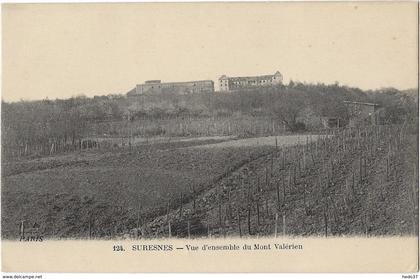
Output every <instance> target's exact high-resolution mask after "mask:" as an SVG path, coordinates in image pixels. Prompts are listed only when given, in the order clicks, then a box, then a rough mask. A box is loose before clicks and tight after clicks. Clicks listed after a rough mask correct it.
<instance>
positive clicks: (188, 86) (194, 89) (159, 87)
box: [127, 80, 214, 96]
mask: <svg viewBox="0 0 420 279" xmlns="http://www.w3.org/2000/svg"><path fill="white" fill-rule="evenodd" d="M212 92H214V82H213V81H212V80H197V81H186V82H161V81H160V80H148V81H146V82H145V83H144V84H137V85H136V88H134V89H133V90H131V91H130V92H128V93H127V95H128V96H135V95H143V94H158V93H168V94H180V95H184V94H192V93H212Z"/></svg>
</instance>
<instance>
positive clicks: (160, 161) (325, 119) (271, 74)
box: [1, 1, 419, 256]
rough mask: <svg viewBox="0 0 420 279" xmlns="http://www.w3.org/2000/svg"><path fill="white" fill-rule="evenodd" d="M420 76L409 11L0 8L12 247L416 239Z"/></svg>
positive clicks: (5, 197)
mask: <svg viewBox="0 0 420 279" xmlns="http://www.w3.org/2000/svg"><path fill="white" fill-rule="evenodd" d="M418 77H419V75H418V2H415V1H411V2H347V1H343V2H312V3H309V2H246V3H245V2H203V3H67V4H64V3H50V4H35V3H33V4H3V5H2V104H1V238H2V241H3V242H4V241H10V242H12V243H19V245H23V244H22V243H31V245H34V243H46V242H48V241H61V240H78V241H86V243H88V242H92V241H98V240H108V241H120V240H121V241H122V240H124V241H143V240H144V241H150V240H156V241H159V240H163V239H166V240H168V239H169V240H171V239H174V240H176V241H179V240H197V239H198V240H200V239H201V240H202V239H208V240H210V239H217V240H229V239H265V238H270V239H272V238H274V239H283V238H294V237H299V238H307V237H314V238H317V239H326V241H327V242H326V243H328V239H330V238H334V239H336V238H343V239H345V238H355V237H356V238H362V239H365V238H366V239H370V238H383V237H392V238H396V239H398V238H404V237H409V238H415V239H417V238H418V233H419V203H418V200H419V181H418V179H419V177H418V162H419V156H418V148H419V145H418V140H419V137H418V134H419V132H418V128H419V114H418V105H419V97H418V96H419V95H418ZM278 241H279V242H278V243H279V245H283V246H281V248H279V247H280V246H275V247H276V248H278V249H297V250H299V249H303V248H302V247H300V246H302V245H300V244H299V243H297V244H296V243H295V244H293V243H283V244H282V242H281V241H280V240H278ZM299 245H300V246H299ZM115 247H116V248H115ZM119 247H120V246H114V251H115V249H117V251H118V249H120V248H119ZM253 247H259V248H257V249H266V248H267V247H265V246H253ZM272 247H273V246H270V247H269V248H270V249H271V248H272ZM121 249H122V250H124V248H122V246H121ZM138 249H140V248H138ZM159 249H163V248H162V247H160V248H159ZM174 249H175V248H174ZM176 249H178V248H176ZM179 249H181V248H179ZM133 250H135V246H134V248H133ZM417 252H418V250H417ZM6 256H7V254H6ZM417 256H418V255H417Z"/></svg>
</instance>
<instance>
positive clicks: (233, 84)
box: [219, 71, 283, 91]
mask: <svg viewBox="0 0 420 279" xmlns="http://www.w3.org/2000/svg"><path fill="white" fill-rule="evenodd" d="M282 83H283V75H282V74H281V73H280V72H279V71H277V72H276V73H275V74H274V75H264V76H253V77H228V76H225V75H223V76H221V77H220V78H219V87H220V91H233V90H238V89H246V88H253V87H261V86H273V85H278V84H282Z"/></svg>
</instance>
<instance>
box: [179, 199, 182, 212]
mask: <svg viewBox="0 0 420 279" xmlns="http://www.w3.org/2000/svg"><path fill="white" fill-rule="evenodd" d="M180 195H181V204H180V206H179V217H182V193H181V194H180Z"/></svg>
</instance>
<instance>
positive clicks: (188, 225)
mask: <svg viewBox="0 0 420 279" xmlns="http://www.w3.org/2000/svg"><path fill="white" fill-rule="evenodd" d="M190 229H191V223H190V220H188V221H187V231H188V239H190V238H191V231H190Z"/></svg>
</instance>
